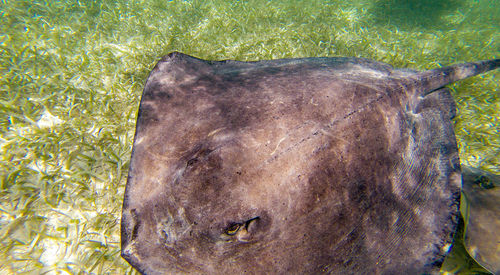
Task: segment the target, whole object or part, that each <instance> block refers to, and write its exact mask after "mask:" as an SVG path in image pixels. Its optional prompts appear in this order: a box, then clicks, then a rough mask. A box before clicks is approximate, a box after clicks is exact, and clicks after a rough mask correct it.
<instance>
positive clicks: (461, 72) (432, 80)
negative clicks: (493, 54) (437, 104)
mask: <svg viewBox="0 0 500 275" xmlns="http://www.w3.org/2000/svg"><path fill="white" fill-rule="evenodd" d="M498 67H500V59H492V60H484V61H478V62H470V63H463V64H457V65H451V66H447V67H443V68H439V69H434V70H429V71H424V72H421V73H419V74H418V78H417V79H419V81H422V82H423V84H424V87H425V88H424V89H422V90H421V93H420V94H419V95H420V96H425V95H427V94H430V93H432V92H433V91H435V90H437V89H439V88H442V87H443V86H445V85H447V84H450V83H453V82H455V81H458V80H461V79H465V78H468V77H471V76H475V75H478V74H481V73H484V72H487V71H490V70H494V69H496V68H498Z"/></svg>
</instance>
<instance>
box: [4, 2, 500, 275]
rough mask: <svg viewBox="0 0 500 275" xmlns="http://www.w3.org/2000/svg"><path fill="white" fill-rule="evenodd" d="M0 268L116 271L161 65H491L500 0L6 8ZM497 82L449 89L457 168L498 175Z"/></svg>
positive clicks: (121, 266)
mask: <svg viewBox="0 0 500 275" xmlns="http://www.w3.org/2000/svg"><path fill="white" fill-rule="evenodd" d="M0 17H1V22H2V24H0V45H1V46H0V150H1V153H0V173H1V177H0V183H1V189H0V190H1V191H0V196H1V198H0V242H1V244H2V245H1V246H0V259H1V260H0V272H1V273H14V272H16V271H21V270H24V271H33V272H35V273H39V272H45V271H51V272H57V271H61V272H62V271H67V272H70V273H77V272H79V271H87V272H94V273H124V272H129V271H131V269H130V267H129V266H128V265H127V263H125V262H124V261H123V260H122V259H121V258H120V257H119V250H120V244H119V237H120V236H119V219H120V210H121V201H122V196H123V191H124V186H125V182H126V177H127V169H128V161H129V158H130V150H131V146H132V138H133V134H134V129H135V118H136V117H135V116H136V112H137V107H138V104H139V99H140V95H141V92H142V85H143V83H144V81H145V80H146V78H147V75H148V73H149V71H150V70H151V68H152V67H153V66H154V64H155V62H157V61H158V59H159V58H160V57H161V56H163V55H165V54H167V53H169V52H171V51H180V52H184V53H186V54H190V55H194V56H197V57H200V58H204V59H237V60H262V59H275V58H285V57H308V56H357V57H365V58H370V59H374V60H378V61H382V62H386V63H389V64H391V65H393V66H395V67H407V68H412V69H421V70H422V69H430V68H435V67H439V66H444V65H448V64H452V63H459V62H466V61H474V60H480V59H490V58H495V57H497V58H498V54H499V49H500V45H499V34H500V25H499V24H498V22H500V1H486V0H482V1H459V0H446V1H430V0H424V1H422V0H421V1H396V0H379V1H352V2H350V1H349V2H348V1H311V3H310V4H308V5H304V2H303V1H159V0H157V1H152V0H151V1H146V0H145V1H114V2H111V1H21V0H19V1H2V2H1V3H0ZM497 79H498V72H490V73H487V74H484V75H481V76H478V77H474V78H471V79H468V80H465V81H461V82H459V83H457V84H454V85H452V86H451V88H452V89H453V94H454V97H455V99H456V101H457V107H458V109H459V112H458V116H457V118H456V120H455V126H456V134H457V141H458V144H459V147H460V157H461V161H462V163H464V164H468V165H471V166H474V167H481V168H483V169H485V170H489V171H492V172H496V173H499V172H500V165H499V164H500V161H499V158H498V155H500V136H499V129H498V119H499V117H500V100H499V93H498V91H499V82H498V80H497Z"/></svg>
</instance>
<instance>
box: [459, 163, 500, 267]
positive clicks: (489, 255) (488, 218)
mask: <svg viewBox="0 0 500 275" xmlns="http://www.w3.org/2000/svg"><path fill="white" fill-rule="evenodd" d="M462 178H463V193H464V197H463V198H464V200H462V202H463V203H464V205H463V207H462V208H461V210H462V213H463V214H464V215H463V216H464V217H465V218H464V219H465V220H466V221H467V225H466V228H465V231H466V234H465V236H464V237H465V238H464V244H465V247H466V248H467V251H468V252H469V254H470V255H471V256H472V258H474V259H475V260H476V262H478V263H479V264H480V265H481V266H483V267H484V268H486V269H487V270H489V271H491V272H492V273H493V274H500V234H499V233H498V229H499V228H500V175H495V174H492V173H488V172H486V171H482V170H479V169H475V168H472V167H462ZM462 202H461V203H462ZM464 212H465V213H464Z"/></svg>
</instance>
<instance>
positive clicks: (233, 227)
mask: <svg viewBox="0 0 500 275" xmlns="http://www.w3.org/2000/svg"><path fill="white" fill-rule="evenodd" d="M240 227H241V224H239V223H235V224H232V225H230V226H229V227H228V228H226V231H225V233H226V234H227V235H229V236H232V235H234V234H236V232H238V230H240Z"/></svg>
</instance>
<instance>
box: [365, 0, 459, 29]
mask: <svg viewBox="0 0 500 275" xmlns="http://www.w3.org/2000/svg"><path fill="white" fill-rule="evenodd" d="M464 5H465V1H464V0H376V1H374V3H373V6H372V8H371V14H372V15H373V16H374V21H375V22H374V23H376V24H383V25H387V24H388V25H393V26H396V27H398V28H401V29H415V28H426V29H433V28H438V29H442V28H446V27H447V24H446V21H445V20H444V19H443V17H444V16H446V15H448V14H451V13H453V12H455V11H456V10H457V9H458V8H460V7H463V6H464Z"/></svg>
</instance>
